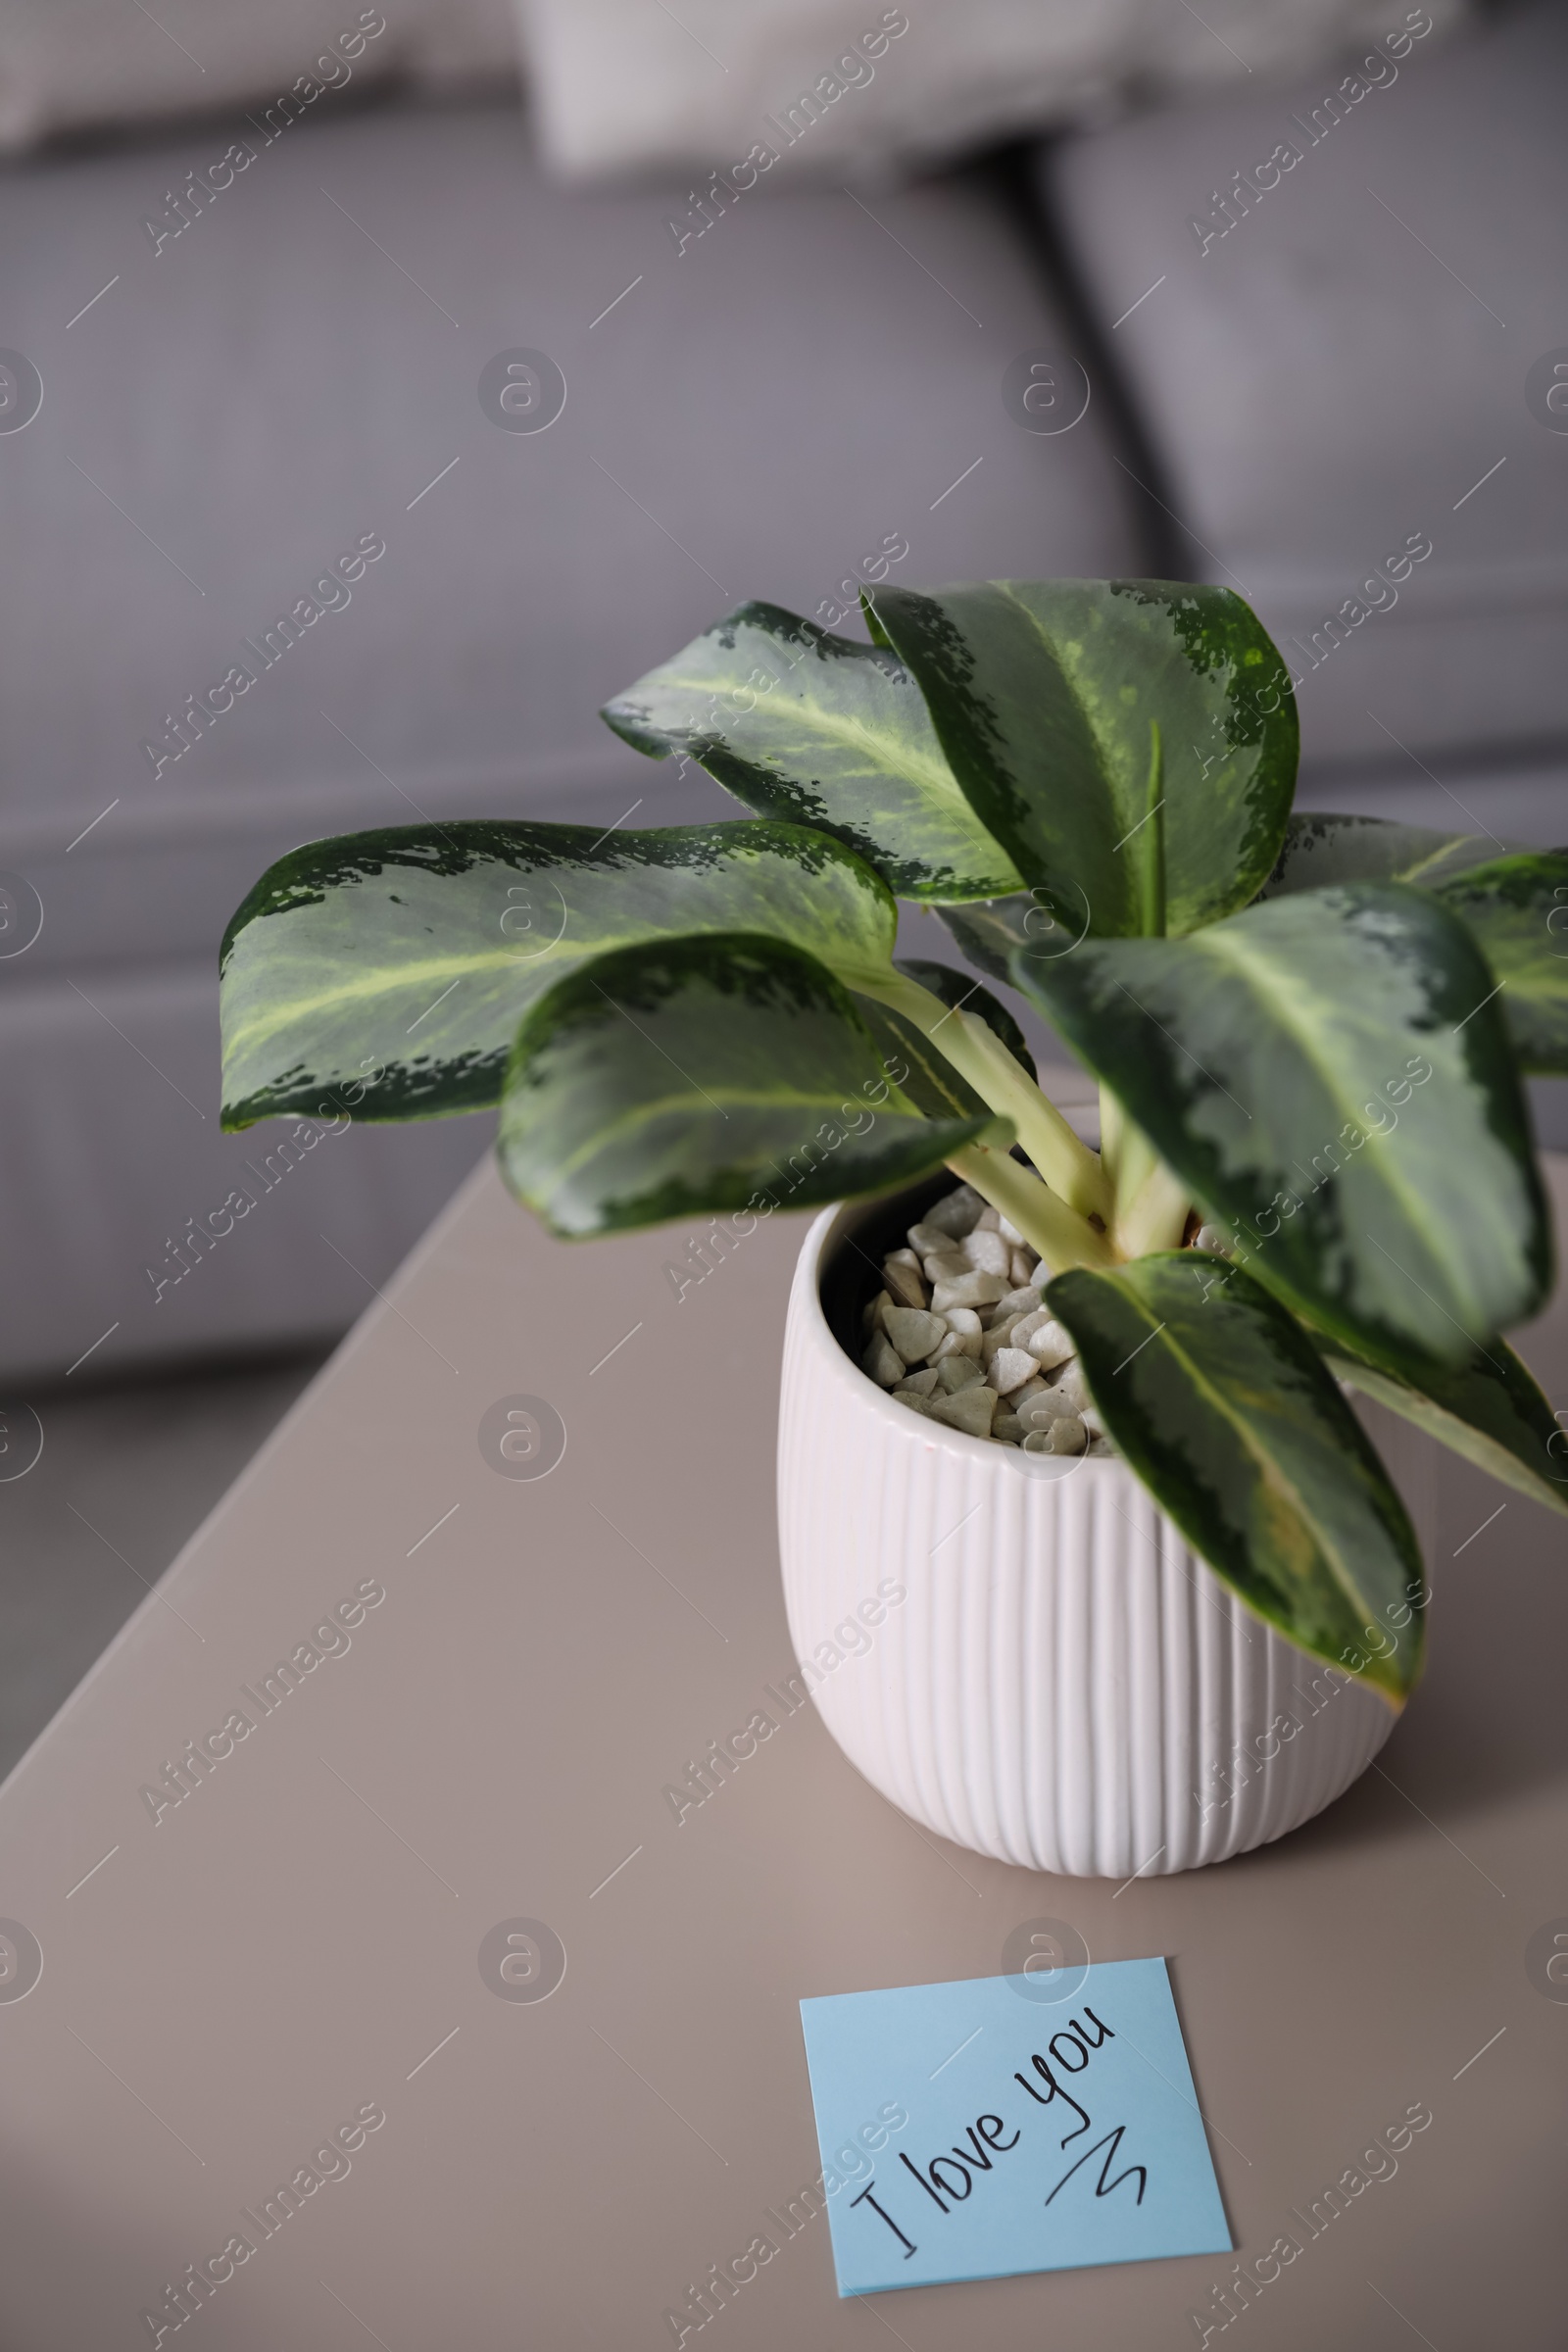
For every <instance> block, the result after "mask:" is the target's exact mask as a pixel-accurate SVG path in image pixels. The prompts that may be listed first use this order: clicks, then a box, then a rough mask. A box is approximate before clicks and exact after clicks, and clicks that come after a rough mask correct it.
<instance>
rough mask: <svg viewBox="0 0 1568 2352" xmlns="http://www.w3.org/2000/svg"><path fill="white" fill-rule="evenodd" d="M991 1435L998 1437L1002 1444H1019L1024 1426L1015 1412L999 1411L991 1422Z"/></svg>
mask: <svg viewBox="0 0 1568 2352" xmlns="http://www.w3.org/2000/svg"><path fill="white" fill-rule="evenodd" d="M991 1435H992V1436H993V1437H994V1438H999V1439H1000V1440H1001V1442H1002V1444H1003V1445H1004V1446H1021V1445H1022V1443H1023V1438H1024V1426H1023V1423H1022V1422H1021V1421H1020V1420H1019V1419H1018V1416H1017V1414H1016V1413H999V1414H998V1415H997V1417H996V1419H995V1420H994V1421H993V1422H992V1424H991Z"/></svg>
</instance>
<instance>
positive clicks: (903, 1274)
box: [882, 1250, 926, 1306]
mask: <svg viewBox="0 0 1568 2352" xmlns="http://www.w3.org/2000/svg"><path fill="white" fill-rule="evenodd" d="M882 1280H883V1281H884V1282H885V1283H886V1285H887V1287H888V1289H889V1290H890V1291H891V1292H892V1294H893V1296H894V1298H895V1299H897V1300H898V1303H899V1304H900V1305H901V1306H924V1304H925V1299H926V1290H925V1284H924V1283H923V1282H922V1281H921V1279H920V1261H919V1259H918V1258H917V1257H916V1256H915V1254H914V1251H913V1250H899V1252H898V1253H897V1255H896V1256H893V1257H888V1258H884V1259H883V1261H882Z"/></svg>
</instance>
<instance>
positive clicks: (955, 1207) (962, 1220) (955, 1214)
mask: <svg viewBox="0 0 1568 2352" xmlns="http://www.w3.org/2000/svg"><path fill="white" fill-rule="evenodd" d="M984 1207H985V1202H984V1201H982V1200H981V1198H980V1196H979V1194H978V1193H977V1192H976V1191H975V1190H974V1188H973V1186H972V1185H967V1184H960V1185H959V1186H958V1187H957V1188H956V1191H954V1192H951V1193H945V1194H944V1195H943V1197H942V1199H941V1200H940V1201H935V1202H934V1203H933V1204H932V1206H931V1207H930V1208H928V1209H927V1210H926V1212H925V1222H926V1223H927V1224H928V1225H934V1226H935V1227H936V1228H937V1230H938V1232H939V1233H946V1234H951V1235H952V1237H953V1239H954V1240H955V1241H961V1240H962V1239H963V1236H964V1235H965V1234H966V1233H972V1232H973V1231H974V1228H975V1226H976V1224H977V1223H978V1222H979V1219H980V1215H981V1212H982V1210H983V1209H984Z"/></svg>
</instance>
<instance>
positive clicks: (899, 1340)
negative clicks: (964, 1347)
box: [882, 1306, 948, 1364]
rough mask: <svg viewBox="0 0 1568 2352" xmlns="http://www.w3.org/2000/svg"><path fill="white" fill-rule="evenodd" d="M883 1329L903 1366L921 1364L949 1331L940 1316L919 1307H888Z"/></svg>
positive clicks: (883, 1318) (883, 1320)
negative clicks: (903, 1362)
mask: <svg viewBox="0 0 1568 2352" xmlns="http://www.w3.org/2000/svg"><path fill="white" fill-rule="evenodd" d="M882 1328H883V1330H884V1331H885V1332H886V1333H887V1336H888V1338H889V1339H890V1340H891V1341H892V1343H893V1345H894V1347H895V1348H897V1349H898V1351H899V1354H900V1355H901V1356H902V1357H903V1359H904V1361H905V1362H906V1363H907V1364H918V1363H923V1362H924V1360H925V1358H926V1357H927V1356H928V1355H929V1354H930V1353H931V1350H932V1349H933V1348H936V1347H939V1346H940V1344H941V1343H942V1341H943V1340H944V1339H945V1338H946V1337H947V1329H948V1327H947V1325H946V1324H945V1323H944V1322H943V1320H942V1317H941V1316H940V1315H929V1314H927V1313H926V1311H925V1309H924V1308H923V1307H918V1306H891V1307H889V1308H888V1309H887V1311H886V1313H885V1314H884V1315H883V1317H882Z"/></svg>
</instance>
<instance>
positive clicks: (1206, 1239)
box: [1193, 1225, 1229, 1256]
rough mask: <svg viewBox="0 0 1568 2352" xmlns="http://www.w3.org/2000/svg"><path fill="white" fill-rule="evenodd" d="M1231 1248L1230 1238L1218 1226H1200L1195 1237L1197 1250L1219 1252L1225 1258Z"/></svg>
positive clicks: (1194, 1246) (1194, 1244)
mask: <svg viewBox="0 0 1568 2352" xmlns="http://www.w3.org/2000/svg"><path fill="white" fill-rule="evenodd" d="M1228 1247H1229V1237H1228V1236H1227V1235H1226V1234H1225V1233H1224V1232H1223V1231H1222V1229H1221V1228H1220V1227H1219V1226H1218V1225H1200V1227H1199V1228H1198V1231H1197V1233H1196V1234H1194V1236H1193V1248H1194V1249H1195V1250H1218V1251H1219V1252H1220V1254H1221V1255H1222V1256H1223V1255H1224V1254H1225V1252H1226V1250H1227V1249H1228Z"/></svg>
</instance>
